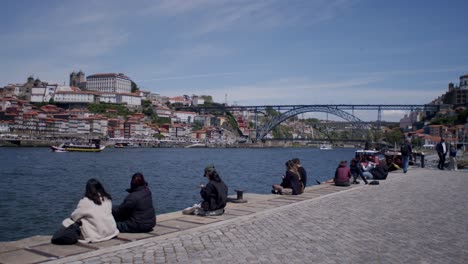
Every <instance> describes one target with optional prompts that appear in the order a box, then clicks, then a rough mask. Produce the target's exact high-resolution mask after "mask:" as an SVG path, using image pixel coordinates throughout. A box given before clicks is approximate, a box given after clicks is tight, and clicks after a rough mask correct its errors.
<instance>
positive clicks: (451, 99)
mask: <svg viewBox="0 0 468 264" xmlns="http://www.w3.org/2000/svg"><path fill="white" fill-rule="evenodd" d="M443 102H444V104H451V105H455V106H465V107H468V74H465V75H462V76H460V84H459V86H455V85H454V84H453V83H449V85H448V92H447V93H445V95H444V96H443Z"/></svg>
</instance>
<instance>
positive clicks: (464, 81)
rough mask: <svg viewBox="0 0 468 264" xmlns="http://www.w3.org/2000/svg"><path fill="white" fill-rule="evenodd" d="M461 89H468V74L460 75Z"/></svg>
mask: <svg viewBox="0 0 468 264" xmlns="http://www.w3.org/2000/svg"><path fill="white" fill-rule="evenodd" d="M460 89H468V74H465V75H462V76H460Z"/></svg>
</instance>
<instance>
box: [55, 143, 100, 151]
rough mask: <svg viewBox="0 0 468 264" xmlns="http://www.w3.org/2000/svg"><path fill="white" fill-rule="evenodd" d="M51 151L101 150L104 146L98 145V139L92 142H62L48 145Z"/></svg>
mask: <svg viewBox="0 0 468 264" xmlns="http://www.w3.org/2000/svg"><path fill="white" fill-rule="evenodd" d="M50 148H51V149H52V151H53V152H71V151H75V152H101V151H103V150H104V149H105V148H106V146H104V145H100V144H99V141H93V142H92V143H84V144H83V143H62V144H60V145H58V146H50Z"/></svg>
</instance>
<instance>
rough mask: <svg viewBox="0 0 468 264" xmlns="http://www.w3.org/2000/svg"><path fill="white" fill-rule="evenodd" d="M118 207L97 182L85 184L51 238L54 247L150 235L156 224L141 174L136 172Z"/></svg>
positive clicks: (149, 194)
mask: <svg viewBox="0 0 468 264" xmlns="http://www.w3.org/2000/svg"><path fill="white" fill-rule="evenodd" d="M127 192H128V193H129V194H128V195H127V197H126V198H125V199H124V201H123V202H122V203H121V204H120V205H115V206H112V197H111V195H110V194H109V193H108V192H107V191H106V190H105V189H104V186H103V185H102V183H101V182H99V181H98V180H97V179H94V178H93V179H89V180H88V181H87V183H86V188H85V194H84V197H83V198H82V199H81V200H80V201H79V202H78V205H77V207H76V209H75V211H73V213H72V214H71V215H70V217H68V218H66V219H65V220H64V221H63V222H62V228H60V229H59V230H58V231H57V232H56V233H55V234H54V235H53V237H52V243H54V244H74V243H76V242H78V241H80V242H82V243H90V242H101V241H105V240H109V239H111V238H113V237H115V236H117V235H118V234H119V233H120V232H122V233H139V232H149V231H151V230H152V229H153V227H154V226H155V225H156V217H155V210H154V207H153V198H152V194H151V191H150V189H149V188H148V183H147V182H146V181H145V178H144V176H143V174H141V173H139V172H138V173H135V174H133V176H132V179H131V181H130V188H129V189H127Z"/></svg>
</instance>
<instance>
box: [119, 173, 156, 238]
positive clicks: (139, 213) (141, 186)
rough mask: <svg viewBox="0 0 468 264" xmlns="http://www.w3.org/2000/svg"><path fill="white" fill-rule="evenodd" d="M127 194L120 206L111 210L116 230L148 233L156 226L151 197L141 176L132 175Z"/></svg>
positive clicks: (137, 174)
mask: <svg viewBox="0 0 468 264" xmlns="http://www.w3.org/2000/svg"><path fill="white" fill-rule="evenodd" d="M127 192H128V193H129V194H128V195H127V197H126V198H125V199H124V201H123V202H122V204H121V205H119V206H114V207H113V208H112V215H113V216H114V218H115V220H116V222H117V228H118V229H119V231H120V232H122V233H143V232H150V231H151V230H153V227H154V226H155V225H156V213H155V210H154V207H153V196H152V194H151V191H150V189H149V188H148V183H147V182H146V181H145V178H144V176H143V174H141V173H140V172H137V173H135V174H133V176H132V180H131V181H130V189H127Z"/></svg>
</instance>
